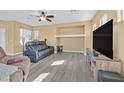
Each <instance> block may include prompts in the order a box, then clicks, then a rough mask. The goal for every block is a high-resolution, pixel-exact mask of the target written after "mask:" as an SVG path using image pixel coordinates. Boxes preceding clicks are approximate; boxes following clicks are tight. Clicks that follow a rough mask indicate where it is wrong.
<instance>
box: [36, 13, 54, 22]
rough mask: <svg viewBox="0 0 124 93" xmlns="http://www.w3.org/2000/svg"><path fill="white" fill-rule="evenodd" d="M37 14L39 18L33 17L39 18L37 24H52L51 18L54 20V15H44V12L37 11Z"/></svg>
mask: <svg viewBox="0 0 124 93" xmlns="http://www.w3.org/2000/svg"><path fill="white" fill-rule="evenodd" d="M38 13H39V16H35V15H34V16H35V17H38V18H39V22H40V21H44V20H47V21H49V22H52V20H51V18H54V15H46V13H45V12H44V11H39V12H38Z"/></svg>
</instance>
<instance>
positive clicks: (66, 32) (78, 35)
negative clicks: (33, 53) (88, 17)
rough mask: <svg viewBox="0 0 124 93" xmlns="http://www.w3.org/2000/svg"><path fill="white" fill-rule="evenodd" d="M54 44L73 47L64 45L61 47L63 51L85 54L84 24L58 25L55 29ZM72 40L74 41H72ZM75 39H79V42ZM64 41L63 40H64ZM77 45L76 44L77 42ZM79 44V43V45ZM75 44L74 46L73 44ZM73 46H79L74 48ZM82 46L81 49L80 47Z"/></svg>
mask: <svg viewBox="0 0 124 93" xmlns="http://www.w3.org/2000/svg"><path fill="white" fill-rule="evenodd" d="M55 38H56V46H58V45H63V47H64V45H68V46H73V48H72V47H71V48H68V47H66V48H65V49H64V48H63V51H65V52H79V53H84V54H86V34H85V26H84V25H79V26H65V27H58V28H57V29H56V35H55ZM70 40H72V41H73V42H74V43H72V41H70ZM77 40H81V41H80V43H79V41H77ZM64 41H65V42H64ZM76 41H77V42H78V44H79V45H76V44H77V42H76ZM80 44H81V45H80ZM75 45H76V46H75ZM74 47H79V50H78V49H77V48H75V49H74ZM81 47H82V49H80V48H81Z"/></svg>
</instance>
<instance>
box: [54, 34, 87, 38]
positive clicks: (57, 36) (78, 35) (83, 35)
mask: <svg viewBox="0 0 124 93" xmlns="http://www.w3.org/2000/svg"><path fill="white" fill-rule="evenodd" d="M55 37H56V38H74V37H75V38H77V37H78V38H79V37H80V38H82V37H86V34H75V35H55Z"/></svg>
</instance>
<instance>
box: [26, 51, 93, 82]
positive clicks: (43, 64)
mask: <svg viewBox="0 0 124 93" xmlns="http://www.w3.org/2000/svg"><path fill="white" fill-rule="evenodd" d="M59 62H60V64H59ZM56 63H57V64H56ZM44 73H47V76H46V77H45V78H43V80H42V82H92V81H94V80H93V78H92V74H91V72H90V69H89V64H88V63H87V62H86V57H85V56H84V55H83V54H81V53H59V54H53V55H51V56H49V57H46V58H44V59H43V60H41V61H39V62H38V63H35V64H32V66H31V68H30V73H29V75H28V78H27V82H32V81H34V80H35V79H36V78H37V77H38V76H39V75H41V74H44ZM39 82H40V81H39Z"/></svg>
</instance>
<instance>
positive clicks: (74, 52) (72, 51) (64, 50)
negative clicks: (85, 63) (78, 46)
mask: <svg viewBox="0 0 124 93" xmlns="http://www.w3.org/2000/svg"><path fill="white" fill-rule="evenodd" d="M63 52H73V53H84V52H83V51H72V50H63Z"/></svg>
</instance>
